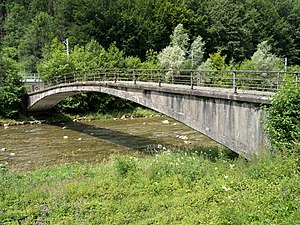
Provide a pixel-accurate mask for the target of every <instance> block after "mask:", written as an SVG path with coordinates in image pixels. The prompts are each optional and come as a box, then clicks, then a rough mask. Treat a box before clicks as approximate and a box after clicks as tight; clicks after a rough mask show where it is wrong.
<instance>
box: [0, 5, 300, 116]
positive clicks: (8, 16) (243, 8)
mask: <svg viewBox="0 0 300 225" xmlns="http://www.w3.org/2000/svg"><path fill="white" fill-rule="evenodd" d="M0 11H1V14H0V52H1V54H0V86H1V93H0V102H1V103H0V116H1V117H15V116H17V114H18V112H19V105H20V101H21V96H22V94H23V93H22V90H23V88H22V83H21V82H20V80H22V77H23V76H24V74H28V73H39V74H40V76H41V77H42V78H43V79H47V78H49V77H53V76H57V75H59V74H63V73H68V72H71V71H82V70H87V69H95V68H107V67H109V68H114V67H126V68H131V67H133V68H159V67H162V68H175V69H180V68H193V69H199V68H201V69H233V68H235V69H256V70H283V69H284V60H287V63H288V65H289V70H299V63H300V56H299V51H300V25H299V24H300V17H299V15H300V2H299V1H298V0H280V1H279V0H271V1H269V0H241V1H234V0H211V1H205V0H132V1H124V0H115V1H109V0H97V1H94V0H48V1H44V0H3V1H1V3H0ZM66 41H68V46H67V45H66ZM67 47H68V49H67ZM95 98H96V99H98V100H99V101H103V102H100V103H99V104H100V105H101V107H99V108H96V109H95V108H93V109H92V108H91V105H93V106H94V104H90V103H89V102H94V101H95ZM100 99H101V100H100ZM111 102H112V101H111V99H109V98H108V97H105V98H100V97H99V95H95V94H85V95H82V96H78V97H76V98H71V99H68V100H67V101H65V102H64V103H63V104H61V108H62V109H63V110H65V111H68V110H69V111H74V110H75V111H79V112H80V111H87V110H88V111H89V110H96V111H101V110H103V108H105V107H109V106H108V105H109V103H111ZM121 105H125V106H127V104H121Z"/></svg>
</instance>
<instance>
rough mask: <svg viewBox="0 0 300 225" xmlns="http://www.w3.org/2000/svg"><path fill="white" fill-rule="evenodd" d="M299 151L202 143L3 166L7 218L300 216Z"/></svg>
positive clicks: (200, 220)
mask: <svg viewBox="0 0 300 225" xmlns="http://www.w3.org/2000/svg"><path fill="white" fill-rule="evenodd" d="M299 165H300V164H299V156H298V155H292V156H291V155H284V154H278V155H276V156H266V157H264V158H260V159H256V160H253V161H246V160H244V159H242V158H234V159H231V158H230V157H228V155H226V154H224V152H223V153H222V154H221V155H220V154H219V155H218V156H211V155H207V154H204V151H203V149H194V150H190V151H185V152H175V153H171V152H168V151H165V152H163V153H161V154H157V155H155V156H148V157H143V158H141V157H139V155H134V156H115V157H114V158H113V160H112V162H111V163H108V164H104V165H103V164H102V165H97V166H89V165H64V166H61V167H52V168H44V169H40V170H36V171H32V172H27V173H15V174H12V173H10V172H0V174H1V175H0V184H1V185H0V221H1V222H2V224H289V225H290V224H299V223H300V197H299V196H300V191H299V183H300V177H299V175H300V172H299Z"/></svg>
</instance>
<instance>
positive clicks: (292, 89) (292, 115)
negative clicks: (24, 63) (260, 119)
mask: <svg viewBox="0 0 300 225" xmlns="http://www.w3.org/2000/svg"><path fill="white" fill-rule="evenodd" d="M267 113H268V115H267V118H266V123H265V124H266V132H267V135H268V138H269V141H270V143H271V145H272V146H274V147H279V148H285V149H292V148H293V147H295V146H297V145H299V139H300V88H299V87H298V84H297V83H295V82H287V83H286V84H285V85H284V86H283V87H282V88H281V89H280V90H279V92H278V93H276V94H275V96H274V97H273V99H272V106H271V107H269V108H267Z"/></svg>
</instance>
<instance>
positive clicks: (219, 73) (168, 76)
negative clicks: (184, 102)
mask: <svg viewBox="0 0 300 225" xmlns="http://www.w3.org/2000/svg"><path fill="white" fill-rule="evenodd" d="M288 80H290V81H292V82H295V83H296V84H297V85H298V83H299V72H282V71H251V70H166V69H119V68H117V69H97V70H90V71H83V72H74V73H68V74H62V75H57V76H55V77H53V78H51V79H47V80H43V82H42V83H38V84H36V85H33V87H32V90H31V91H39V90H42V89H45V88H49V87H52V86H55V85H60V84H70V83H75V82H114V83H118V82H119V83H120V82H131V83H134V84H137V83H143V84H145V83H152V84H157V85H158V86H162V85H166V84H176V85H185V86H189V87H190V88H191V89H194V88H196V87H211V88H224V89H229V90H232V91H233V92H234V93H237V92H238V91H239V90H254V91H263V92H276V91H277V90H279V88H280V86H281V85H282V84H283V83H285V82H286V81H288Z"/></svg>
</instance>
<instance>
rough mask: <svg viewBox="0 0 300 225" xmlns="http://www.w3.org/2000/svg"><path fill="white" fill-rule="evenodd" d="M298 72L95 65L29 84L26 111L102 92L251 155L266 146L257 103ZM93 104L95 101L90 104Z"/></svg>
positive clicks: (267, 100) (266, 102)
mask: <svg viewBox="0 0 300 225" xmlns="http://www.w3.org/2000/svg"><path fill="white" fill-rule="evenodd" d="M298 75H299V74H298V73H290V74H287V73H285V72H270V71H268V72H266V71H227V70H226V71H203V70H202V71H201V70H155V69H149V70H142V69H99V70H94V71H89V72H85V73H83V74H75V73H74V74H65V75H61V76H57V77H56V78H55V79H52V80H46V81H44V82H42V83H38V84H35V85H33V86H32V90H30V91H29V92H28V108H27V110H28V111H29V112H33V111H45V110H49V109H50V108H52V107H53V106H55V105H56V104H58V103H59V102H60V101H62V100H63V99H65V98H67V97H69V96H72V95H76V94H79V93H83V92H101V93H106V94H109V95H113V96H117V97H120V98H123V99H127V100H130V101H132V102H136V103H138V104H140V105H143V106H145V107H147V108H150V109H153V110H155V111H158V112H160V113H163V114H165V115H167V116H169V117H171V118H173V119H175V120H177V121H180V122H182V123H184V124H186V125H188V126H189V127H191V128H193V129H195V130H197V131H199V132H201V133H203V134H204V135H206V136H208V137H210V138H212V139H213V140H215V141H217V142H219V143H220V144H222V145H224V146H226V147H228V148H230V149H231V150H233V151H234V152H236V153H238V154H240V155H242V156H244V157H246V158H251V157H253V156H254V155H257V154H259V150H260V149H262V148H263V147H264V146H265V145H266V144H267V139H266V136H265V134H264V126H263V123H262V119H263V118H264V117H265V114H266V113H265V111H264V109H263V108H262V105H270V99H271V98H272V96H273V94H274V93H275V92H276V91H277V90H278V89H279V88H280V85H281V84H282V83H283V82H284V78H283V77H284V76H288V77H293V79H295V82H298ZM95 104H96V103H95Z"/></svg>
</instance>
